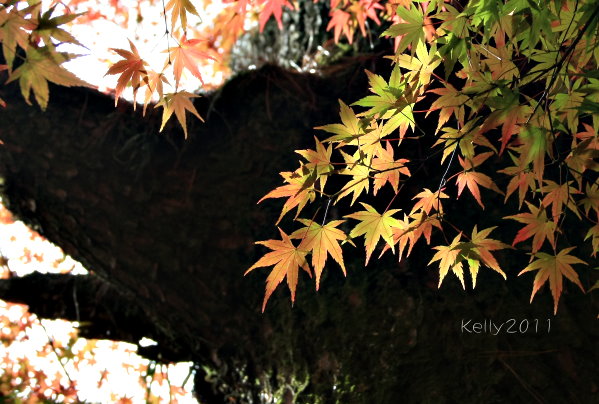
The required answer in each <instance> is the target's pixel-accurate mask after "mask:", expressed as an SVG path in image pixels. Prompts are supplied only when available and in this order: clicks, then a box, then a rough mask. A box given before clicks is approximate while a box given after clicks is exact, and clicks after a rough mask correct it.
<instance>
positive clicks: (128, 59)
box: [105, 40, 148, 107]
mask: <svg viewBox="0 0 599 404" xmlns="http://www.w3.org/2000/svg"><path fill="white" fill-rule="evenodd" d="M129 46H130V47H131V52H129V51H128V50H125V49H114V48H111V50H113V51H115V52H116V53H118V54H119V56H121V57H122V58H123V59H124V60H119V61H118V62H116V63H115V64H113V65H112V66H110V68H109V69H108V71H107V72H106V74H105V76H107V75H109V74H119V73H121V75H120V76H119V78H118V80H117V84H116V89H115V94H114V105H115V106H116V105H117V103H118V102H119V97H120V96H121V94H122V93H123V90H124V89H125V87H127V84H129V83H131V86H132V87H133V99H134V102H133V106H134V107H135V105H136V103H135V95H136V94H137V90H138V89H139V87H140V86H141V80H142V78H145V77H146V76H147V74H148V73H147V71H146V69H145V67H144V66H146V65H147V63H146V62H145V61H144V60H143V59H142V58H141V57H140V56H139V52H138V51H137V48H136V47H135V45H133V42H131V40H129Z"/></svg>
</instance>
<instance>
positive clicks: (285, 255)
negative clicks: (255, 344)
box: [244, 229, 312, 313]
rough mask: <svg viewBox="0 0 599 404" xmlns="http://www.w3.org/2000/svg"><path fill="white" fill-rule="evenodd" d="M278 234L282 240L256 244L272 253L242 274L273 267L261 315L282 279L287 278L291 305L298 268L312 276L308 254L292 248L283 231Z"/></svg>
mask: <svg viewBox="0 0 599 404" xmlns="http://www.w3.org/2000/svg"><path fill="white" fill-rule="evenodd" d="M279 232H280V233H281V239H282V240H266V241H257V242H256V244H262V245H264V246H266V247H268V248H270V249H271V250H272V251H271V252H269V253H266V254H265V255H264V256H263V257H262V258H260V259H259V260H258V261H257V262H256V263H255V264H254V265H252V266H251V267H250V268H249V269H248V270H247V271H245V273H244V275H247V274H248V273H250V272H251V271H252V270H254V269H255V268H260V267H268V266H271V265H274V268H273V269H272V271H271V273H270V274H269V275H268V278H267V279H266V292H265V294H264V301H263V302H262V312H263V313H264V309H265V308H266V303H267V302H268V299H269V298H270V296H271V295H272V292H274V290H275V289H276V288H277V286H279V284H280V283H281V282H282V281H283V279H284V278H287V286H288V287H289V291H290V292H291V302H292V303H293V302H295V289H296V287H297V279H298V275H299V274H298V272H299V267H302V268H303V270H304V271H306V272H307V273H308V274H309V275H310V277H311V276H312V273H311V271H310V266H309V265H308V261H306V254H307V253H308V252H307V251H305V250H300V249H299V247H296V246H294V245H293V243H292V242H291V239H290V238H289V236H288V235H287V234H285V232H284V231H283V230H281V229H279Z"/></svg>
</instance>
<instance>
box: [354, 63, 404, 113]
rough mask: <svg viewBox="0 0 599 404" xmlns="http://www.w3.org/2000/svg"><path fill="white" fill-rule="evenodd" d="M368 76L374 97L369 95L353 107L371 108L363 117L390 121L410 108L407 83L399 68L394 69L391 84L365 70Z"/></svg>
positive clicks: (390, 79)
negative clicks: (374, 117)
mask: <svg viewBox="0 0 599 404" xmlns="http://www.w3.org/2000/svg"><path fill="white" fill-rule="evenodd" d="M365 72H366V75H367V76H368V84H369V85H370V91H371V92H373V93H374V95H368V96H366V97H364V98H362V99H360V100H358V101H356V102H354V103H353V104H352V105H359V106H361V107H369V108H370V109H369V110H368V111H365V112H363V113H362V114H361V115H365V116H374V115H378V116H380V117H381V118H384V119H388V118H391V117H392V116H393V115H395V114H397V113H398V112H400V111H403V110H404V109H406V108H407V107H409V106H410V104H411V103H410V102H408V100H407V99H406V97H405V96H404V91H405V89H406V81H405V79H403V77H402V74H401V71H400V69H399V66H396V67H395V68H394V69H393V72H392V74H391V77H390V78H389V82H387V81H386V80H385V79H384V78H383V77H381V76H379V75H378V74H374V73H372V72H370V71H368V70H365Z"/></svg>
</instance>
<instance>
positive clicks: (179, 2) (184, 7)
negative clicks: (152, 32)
mask: <svg viewBox="0 0 599 404" xmlns="http://www.w3.org/2000/svg"><path fill="white" fill-rule="evenodd" d="M171 9H172V10H173V11H171V30H173V31H174V28H175V24H176V22H177V20H178V19H180V20H181V27H182V28H183V30H185V29H186V28H187V13H191V14H193V15H196V16H199V14H198V12H197V10H196V8H195V7H194V5H193V4H191V1H190V0H169V2H168V3H167V4H166V10H167V11H168V10H171ZM179 17H180V18H179Z"/></svg>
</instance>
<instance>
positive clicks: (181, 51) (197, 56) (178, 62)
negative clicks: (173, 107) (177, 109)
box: [164, 35, 215, 88]
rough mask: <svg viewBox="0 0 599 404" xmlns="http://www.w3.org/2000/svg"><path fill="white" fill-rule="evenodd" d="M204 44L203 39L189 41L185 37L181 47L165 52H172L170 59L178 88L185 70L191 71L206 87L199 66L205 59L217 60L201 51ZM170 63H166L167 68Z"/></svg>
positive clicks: (181, 41)
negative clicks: (201, 45)
mask: <svg viewBox="0 0 599 404" xmlns="http://www.w3.org/2000/svg"><path fill="white" fill-rule="evenodd" d="M204 42H205V41H203V40H201V39H187V37H186V36H185V35H183V36H182V37H181V38H180V40H179V46H175V47H172V48H169V49H168V50H166V51H164V52H170V59H171V61H172V63H173V74H174V75H175V85H176V86H177V88H178V87H179V81H180V80H181V75H182V74H183V68H186V69H187V70H189V71H190V72H191V74H193V75H194V76H195V77H197V78H198V79H199V80H200V81H201V82H202V85H204V80H203V79H202V74H201V73H200V70H199V69H198V64H199V63H200V62H201V61H203V60H205V59H212V60H215V58H214V57H212V56H210V54H208V52H205V51H203V50H201V49H200V44H202V43H204ZM168 63H169V61H167V62H166V65H165V67H166V66H167V65H168Z"/></svg>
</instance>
